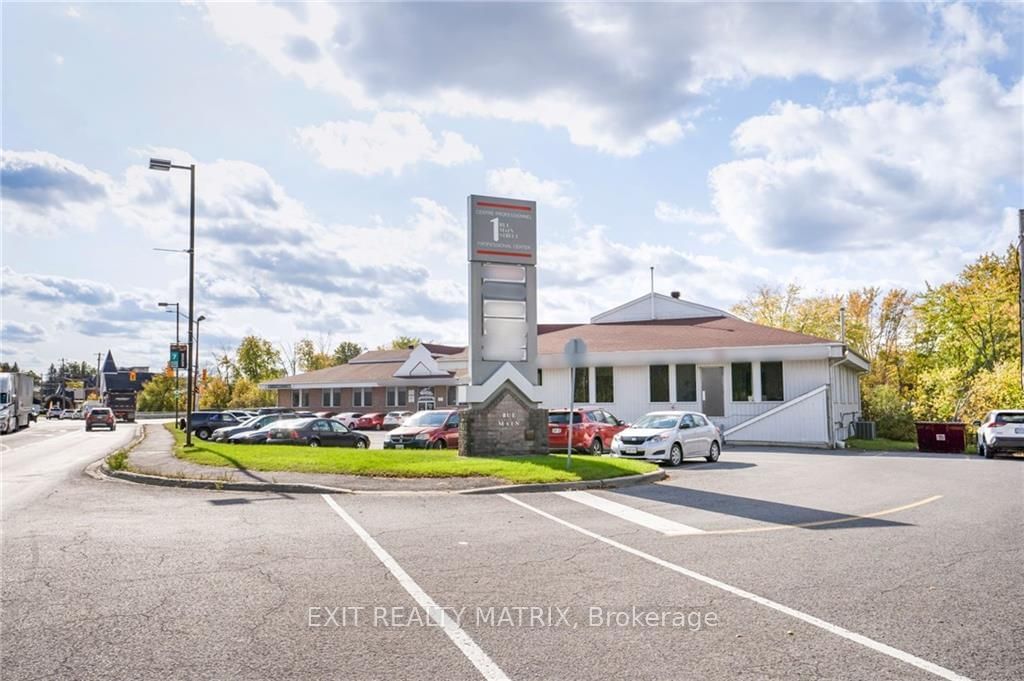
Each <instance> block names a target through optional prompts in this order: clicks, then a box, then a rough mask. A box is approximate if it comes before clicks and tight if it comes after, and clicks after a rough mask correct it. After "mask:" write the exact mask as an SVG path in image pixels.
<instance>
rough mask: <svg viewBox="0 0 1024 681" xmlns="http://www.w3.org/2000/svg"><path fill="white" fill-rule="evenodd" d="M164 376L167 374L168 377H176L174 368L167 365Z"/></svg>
mask: <svg viewBox="0 0 1024 681" xmlns="http://www.w3.org/2000/svg"><path fill="white" fill-rule="evenodd" d="M164 376H166V377H167V378H174V369H172V368H171V367H169V366H168V367H165V368H164Z"/></svg>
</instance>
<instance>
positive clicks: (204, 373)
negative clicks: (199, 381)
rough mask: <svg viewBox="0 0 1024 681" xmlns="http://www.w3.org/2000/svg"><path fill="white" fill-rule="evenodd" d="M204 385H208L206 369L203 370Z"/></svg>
mask: <svg viewBox="0 0 1024 681" xmlns="http://www.w3.org/2000/svg"><path fill="white" fill-rule="evenodd" d="M203 383H206V369H203Z"/></svg>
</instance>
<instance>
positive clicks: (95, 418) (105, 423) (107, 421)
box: [85, 407, 117, 430]
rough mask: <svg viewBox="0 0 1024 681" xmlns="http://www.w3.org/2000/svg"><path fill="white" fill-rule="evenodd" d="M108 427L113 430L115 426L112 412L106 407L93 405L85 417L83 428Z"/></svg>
mask: <svg viewBox="0 0 1024 681" xmlns="http://www.w3.org/2000/svg"><path fill="white" fill-rule="evenodd" d="M93 428H110V429H111V430H114V429H115V428H117V426H116V425H115V423H114V412H113V411H111V410H110V409H109V408H108V407H93V408H92V409H90V410H89V413H88V414H87V415H86V417H85V429H86V430H92V429H93Z"/></svg>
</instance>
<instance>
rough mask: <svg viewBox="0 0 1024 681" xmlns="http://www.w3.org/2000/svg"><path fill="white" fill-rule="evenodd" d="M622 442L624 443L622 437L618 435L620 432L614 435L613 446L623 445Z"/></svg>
mask: <svg viewBox="0 0 1024 681" xmlns="http://www.w3.org/2000/svg"><path fill="white" fill-rule="evenodd" d="M621 444H622V438H621V437H620V436H619V435H618V433H616V434H615V435H614V436H613V437H612V447H614V446H616V445H621Z"/></svg>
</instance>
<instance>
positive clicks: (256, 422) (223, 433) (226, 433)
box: [210, 414, 293, 442]
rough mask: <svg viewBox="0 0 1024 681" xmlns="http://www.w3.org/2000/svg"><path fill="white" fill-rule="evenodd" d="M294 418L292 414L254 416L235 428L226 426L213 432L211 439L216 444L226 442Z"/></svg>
mask: <svg viewBox="0 0 1024 681" xmlns="http://www.w3.org/2000/svg"><path fill="white" fill-rule="evenodd" d="M286 418H293V415H292V414H264V415H263V416H253V417H252V418H249V419H247V420H245V421H242V422H241V423H239V424H237V425H234V426H224V427H223V428H218V429H217V430H215V431H213V433H212V434H211V435H210V439H211V440H213V441H214V442H224V441H226V440H228V438H230V437H231V436H232V435H238V434H239V433H248V432H249V431H251V430H257V429H259V428H262V427H263V426H266V425H269V424H271V423H273V422H275V421H280V420H281V419H286Z"/></svg>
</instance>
